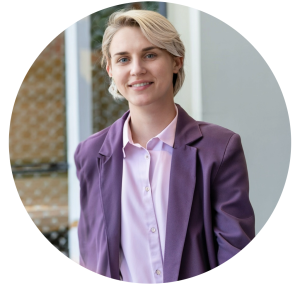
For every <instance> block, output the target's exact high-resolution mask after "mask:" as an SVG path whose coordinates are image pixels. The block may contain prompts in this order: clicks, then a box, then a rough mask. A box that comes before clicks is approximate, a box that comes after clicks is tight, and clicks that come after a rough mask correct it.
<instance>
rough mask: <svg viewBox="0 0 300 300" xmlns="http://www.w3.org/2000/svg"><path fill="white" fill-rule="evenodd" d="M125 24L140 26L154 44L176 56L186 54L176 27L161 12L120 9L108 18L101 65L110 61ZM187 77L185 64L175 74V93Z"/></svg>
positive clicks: (103, 65)
mask: <svg viewBox="0 0 300 300" xmlns="http://www.w3.org/2000/svg"><path fill="white" fill-rule="evenodd" d="M125 26H136V27H140V29H141V31H142V33H143V34H144V36H145V37H146V38H147V39H148V41H149V42H150V43H152V44H153V45H155V46H157V47H159V48H161V49H165V50H167V51H168V52H169V53H170V54H172V55H174V56H179V57H183V60H184V55H185V48H184V45H183V43H182V41H181V39H180V37H179V34H178V32H177V30H176V29H175V27H174V26H173V25H172V24H171V22H170V21H169V20H167V19H166V18H165V17H164V16H162V15H161V14H159V13H157V12H154V11H150V10H134V9H133V10H128V11H125V10H120V11H117V12H115V13H113V14H112V15H111V16H110V17H109V20H108V23H107V28H106V30H105V32H104V35H103V41H102V59H101V65H102V67H103V68H105V66H106V64H107V63H108V62H109V61H110V59H111V57H110V53H109V47H110V44H111V41H112V39H113V37H114V35H115V33H116V32H117V31H118V30H119V29H121V28H122V27H125ZM184 78H185V73H184V68H183V66H182V67H181V68H180V70H179V72H178V74H174V76H173V94H174V96H175V95H176V94H177V93H178V91H179V90H180V88H181V87H182V85H183V82H184Z"/></svg>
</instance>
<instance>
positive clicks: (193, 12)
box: [189, 7, 202, 120]
mask: <svg viewBox="0 0 300 300" xmlns="http://www.w3.org/2000/svg"><path fill="white" fill-rule="evenodd" d="M200 16H201V14H200V11H199V10H197V9H194V8H191V7H190V8H189V17H190V20H189V21H190V22H189V25H190V29H189V32H190V47H189V55H190V57H191V59H192V62H193V63H192V64H191V66H190V74H189V75H190V76H191V79H190V84H191V89H192V90H191V91H192V93H191V108H192V114H191V116H192V117H193V118H194V119H195V120H202V78H201V23H200Z"/></svg>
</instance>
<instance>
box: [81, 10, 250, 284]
mask: <svg viewBox="0 0 300 300" xmlns="http://www.w3.org/2000/svg"><path fill="white" fill-rule="evenodd" d="M102 53H103V59H102V63H103V65H104V67H105V68H106V70H107V73H108V75H109V76H110V77H111V87H110V92H111V93H112V94H113V95H114V97H115V98H121V97H123V98H125V99H126V100H127V101H128V103H129V111H128V112H126V113H125V114H124V115H123V117H122V118H120V119H119V120H117V121H116V122H115V123H113V124H112V125H111V126H109V127H108V128H106V129H104V130H102V131H100V132H98V133H96V134H94V135H92V136H91V137H89V138H88V139H87V140H85V141H83V142H82V143H80V144H79V145H78V147H77V149H76V152H75V163H76V167H77V176H78V178H79V181H80V198H81V199H80V201H81V213H80V220H79V225H78V235H79V246H80V263H81V265H83V266H84V267H86V268H88V269H90V270H92V271H94V272H97V273H99V274H102V275H105V276H108V277H111V278H114V279H121V280H124V281H130V282H139V283H162V282H170V281H176V280H181V279H186V278H190V277H192V276H196V275H199V274H201V273H204V272H206V271H208V270H210V269H212V268H215V267H216V266H218V265H220V264H222V263H223V262H225V261H227V260H228V259H230V258H231V257H233V256H234V255H235V254H237V253H238V252H239V251H240V250H241V249H242V248H244V247H245V246H246V245H247V244H248V243H249V242H250V241H251V239H253V237H254V213H253V209H252V207H251V204H250V201H249V184H248V174H247V167H246V161H245V157H244V153H243V149H242V145H241V139H240V137H239V135H238V134H236V133H234V132H232V131H230V130H228V129H225V128H223V127H220V126H217V125H213V124H209V123H206V122H201V121H195V120H194V119H192V118H191V117H190V116H189V115H188V114H187V113H186V112H185V111H184V110H183V109H182V108H181V107H180V106H179V105H178V104H175V103H174V96H175V95H176V93H177V92H178V91H179V89H180V87H181V86H182V84H183V81H184V69H183V62H184V55H185V50H184V45H183V43H182V41H181V40H180V38H179V35H178V33H177V31H176V29H175V28H174V27H173V25H172V24H171V23H170V22H169V21H168V20H167V19H166V18H164V17H163V16H161V15H160V14H158V13H156V12H152V11H143V10H130V11H120V12H117V13H114V14H112V15H111V17H110V19H109V23H108V27H107V29H106V31H105V34H104V37H103V44H102Z"/></svg>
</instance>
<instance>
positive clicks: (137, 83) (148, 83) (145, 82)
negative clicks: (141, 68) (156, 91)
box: [128, 81, 153, 87]
mask: <svg viewBox="0 0 300 300" xmlns="http://www.w3.org/2000/svg"><path fill="white" fill-rule="evenodd" d="M152 83H153V82H152V81H135V82H132V83H131V84H128V86H130V87H143V86H147V85H150V84H152Z"/></svg>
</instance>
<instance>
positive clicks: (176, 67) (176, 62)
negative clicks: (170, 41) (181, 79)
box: [173, 56, 183, 73]
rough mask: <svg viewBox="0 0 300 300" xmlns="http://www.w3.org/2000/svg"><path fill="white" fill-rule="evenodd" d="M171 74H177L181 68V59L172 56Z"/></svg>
mask: <svg viewBox="0 0 300 300" xmlns="http://www.w3.org/2000/svg"><path fill="white" fill-rule="evenodd" d="M173 59H174V63H173V73H178V72H179V70H180V69H181V68H182V66H183V57H179V56H174V57H173Z"/></svg>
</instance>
